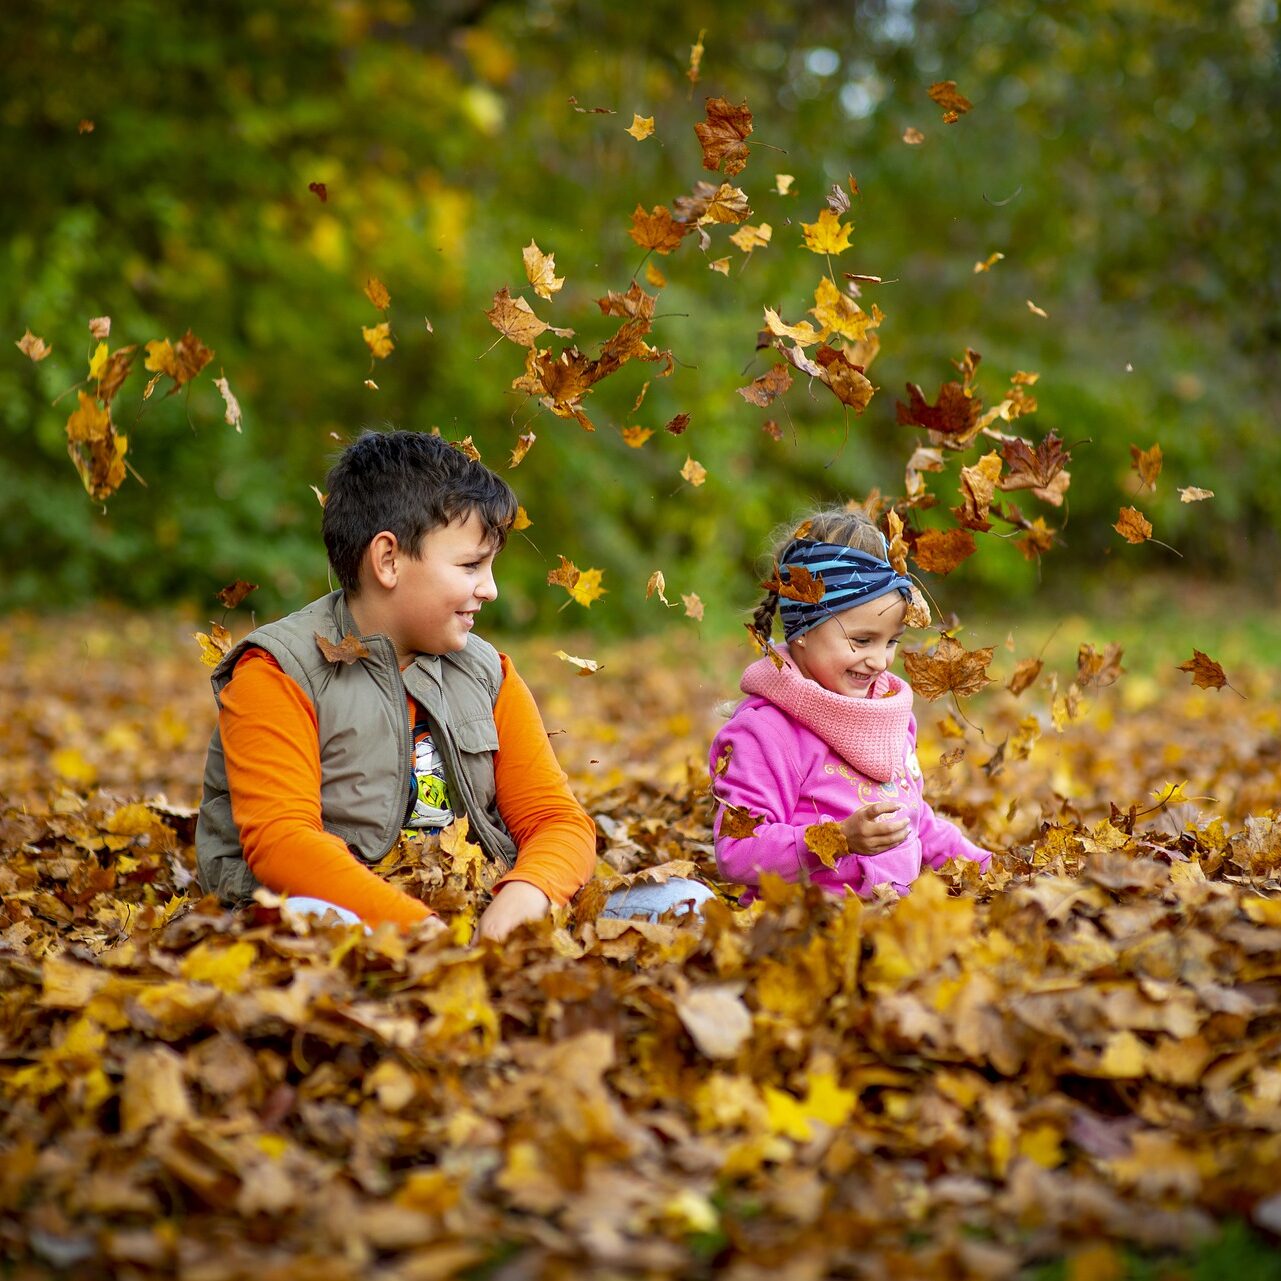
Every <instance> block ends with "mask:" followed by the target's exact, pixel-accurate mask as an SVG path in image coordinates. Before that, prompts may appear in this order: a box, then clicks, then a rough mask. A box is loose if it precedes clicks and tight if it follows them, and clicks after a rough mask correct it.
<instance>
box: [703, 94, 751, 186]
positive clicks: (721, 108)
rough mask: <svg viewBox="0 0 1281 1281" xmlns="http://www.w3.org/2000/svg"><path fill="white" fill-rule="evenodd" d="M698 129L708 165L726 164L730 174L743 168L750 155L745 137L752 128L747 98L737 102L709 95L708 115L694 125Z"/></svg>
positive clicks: (704, 164) (724, 165)
mask: <svg viewBox="0 0 1281 1281" xmlns="http://www.w3.org/2000/svg"><path fill="white" fill-rule="evenodd" d="M694 132H695V133H696V134H697V135H698V141H699V145H700V146H701V147H702V149H703V168H704V169H720V168H722V166H723V167H724V172H725V176H726V177H727V178H732V177H733V176H734V175H735V174H736V173H741V172H742V171H743V169H744V167H745V166H746V165H747V158H748V155H749V151H748V146H747V143H746V142H745V141H744V140H745V139H746V138H747V136H748V135H749V134H750V133H751V132H752V113H751V111H749V110H748V107H747V103H746V101H744V102H742V103H740V104H739V105H738V106H734V105H733V103H730V102H728V101H726V100H725V99H724V98H709V99H708V100H707V115H706V119H705V120H702V121H700V122H699V123H698V124H696V125H695V126H694Z"/></svg>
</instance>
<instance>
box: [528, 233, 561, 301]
mask: <svg viewBox="0 0 1281 1281" xmlns="http://www.w3.org/2000/svg"><path fill="white" fill-rule="evenodd" d="M520 252H521V255H522V257H523V258H524V260H525V275H526V277H527V278H528V280H529V283H530V284H531V285H533V287H534V292H535V293H536V294H537V295H538V296H539V297H540V298H548V299H550V298H551V296H552V294H555V293H559V292H560V288H561V286H562V285H563V284H564V283H565V277H564V276H558V275H557V274H556V255H555V254H545V253H543V251H542V250H541V249H539V247H538V245H537V244H536V243H535V242H534V241H532V240H531V241H530V242H529V244H527V245H526V246H525V247H524V249H522V250H521V251H520Z"/></svg>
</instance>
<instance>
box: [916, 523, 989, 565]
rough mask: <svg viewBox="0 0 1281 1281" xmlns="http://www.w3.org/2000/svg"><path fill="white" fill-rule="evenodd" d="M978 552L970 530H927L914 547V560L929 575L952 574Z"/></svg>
mask: <svg viewBox="0 0 1281 1281" xmlns="http://www.w3.org/2000/svg"><path fill="white" fill-rule="evenodd" d="M976 550H977V549H976V547H975V544H974V535H973V534H971V533H970V531H969V530H968V529H927V530H926V531H925V532H924V533H923V534H922V535H921V536H920V537H919V538H918V539H917V540H916V543H915V545H914V546H913V547H912V559H913V560H915V561H916V563H917V564H918V565H919V566H920V567H921V568H922V569H923V570H925V571H926V572H927V573H930V574H950V573H951V572H952V571H953V570H954V569H955V568H956V567H957V566H958V565H959V564H960V563H961V562H962V561H963V560H965V558H966V557H967V556H973V555H974V552H975V551H976Z"/></svg>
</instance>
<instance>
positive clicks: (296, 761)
mask: <svg viewBox="0 0 1281 1281" xmlns="http://www.w3.org/2000/svg"><path fill="white" fill-rule="evenodd" d="M500 658H501V659H502V671H503V683H502V688H501V689H500V691H499V694H498V699H497V701H496V702H495V703H494V724H495V726H496V727H497V730H498V751H497V752H496V753H495V755H494V782H495V786H496V788H497V796H498V811H499V813H500V814H501V815H502V818H503V821H504V822H505V823H506V824H507V828H508V830H509V831H510V832H511V834H512V837H513V839H514V840H515V842H516V848H517V851H518V852H517V856H516V863H515V865H514V866H513V868H512V869H511V871H510V872H508V873H507V875H506V876H504V877H503V878H502V880H500V881H499V882H498V884H497V885H496V886H495V887H494V888H495V890H497V888H498V886H500V885H504V884H506V883H507V882H508V881H527V882H529V884H531V885H534V886H537V888H538V889H540V890H542V891H543V893H544V894H546V895H547V897H548V898H549V899H551V901H552V902H553V903H555V904H564V903H567V902H569V900H570V899H571V898H572V897H573V895H574V894H575V892H576V891H577V890H578V889H579V888H580V887H581V886H582V885H583V884H584V883H585V882H586V881H587V879H588V878H589V877H590V876H591V874H592V869H593V868H594V866H595V862H596V825H595V824H594V823H593V822H592V820H591V818H590V817H589V816H588V814H587V812H586V811H585V810H584V809H583V807H582V806H581V805H579V803H578V802H577V801H576V800H575V799H574V796H573V794H572V793H571V792H570V790H569V781H568V779H567V778H566V777H565V772H564V770H562V769H561V767H560V764H559V762H558V761H557V760H556V756H555V754H554V753H553V752H552V749H551V744H550V743H549V742H548V740H547V731H546V729H545V728H544V726H543V721H542V717H541V716H540V715H539V713H538V706H537V704H536V703H535V702H534V696H533V695H532V694H531V693H530V691H529V687H528V686H527V685H526V684H525V682H524V681H523V680H522V679H521V678H520V676H519V675H518V673H517V672H516V669H515V667H514V666H513V664H512V662H511V660H510V659H509V658H508V657H507V655H506V654H502V655H500ZM405 715H406V717H409V716H410V704H409V702H408V699H407V704H406V708H405ZM411 723H412V722H411ZM218 727H219V731H220V734H221V737H222V746H223V752H224V755H225V757H226V763H227V781H228V784H229V787H230V791H231V810H232V815H233V816H234V818H235V820H236V826H237V827H238V828H239V830H240V841H241V846H242V848H243V849H244V852H245V861H246V862H247V863H248V864H249V869H250V871H252V872H253V874H254V875H255V876H256V877H257V878H258V879H259V881H261V882H262V884H263V885H265V886H266V887H267V888H268V889H271V890H275V891H276V892H277V893H282V894H283V893H287V894H293V895H299V896H302V895H307V896H310V897H315V898H321V899H325V900H327V901H328V902H330V903H336V904H337V905H338V906H339V907H345V908H347V909H348V910H350V911H352V912H354V913H355V914H356V915H357V916H359V917H360V918H361V919H362V920H364V921H367V922H369V923H370V924H371V925H376V924H379V923H380V922H382V921H392V922H394V923H395V924H397V925H401V926H408V925H412V924H414V923H415V922H417V921H421V920H423V919H424V918H426V917H428V916H430V915H431V912H430V911H429V910H428V908H427V907H426V906H425V905H424V904H422V903H420V902H419V901H418V900H417V899H414V898H410V896H409V895H408V894H406V893H404V891H402V890H400V889H398V888H397V887H396V886H394V885H390V884H388V883H387V882H386V881H384V880H383V879H382V878H381V877H380V876H379V875H378V874H377V873H376V872H374V871H373V870H372V868H370V867H369V866H368V865H367V864H365V863H362V862H361V861H360V860H359V859H357V858H356V857H355V855H354V854H352V852H351V851H350V850H349V849H348V848H347V845H346V842H344V841H343V840H342V838H341V837H339V836H336V835H335V834H334V833H332V832H326V831H325V829H324V825H323V823H322V822H321V810H320V740H319V736H318V731H317V722H316V709H315V708H314V707H313V706H312V703H311V700H310V699H309V698H308V697H307V695H306V694H304V693H303V691H302V689H301V688H299V686H298V684H297V683H296V682H295V681H293V680H292V679H291V678H290V677H288V676H286V675H285V673H284V672H283V671H282V670H281V668H280V665H279V664H278V663H277V662H276V660H275V659H274V658H272V657H271V655H270V654H268V653H266V652H265V651H264V650H250V651H249V652H248V653H247V654H246V655H245V657H244V658H242V659H241V660H240V662H239V663H238V664H237V665H236V670H235V673H234V675H233V676H232V678H231V680H230V682H229V683H228V684H227V685H226V687H225V688H224V689H223V691H222V706H221V710H220V711H219V714H218Z"/></svg>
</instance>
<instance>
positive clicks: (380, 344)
mask: <svg viewBox="0 0 1281 1281" xmlns="http://www.w3.org/2000/svg"><path fill="white" fill-rule="evenodd" d="M360 333H361V336H362V337H363V338H364V340H365V346H367V347H368V348H369V352H370V355H372V356H373V357H374V359H375V360H386V359H387V357H388V356H390V355H391V353H392V352H393V351H394V350H395V349H396V344H395V342H393V341H392V337H391V324H390V322H388V321H386V320H384V321H383V322H382V324H381V325H373V326H369V325H361V327H360Z"/></svg>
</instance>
